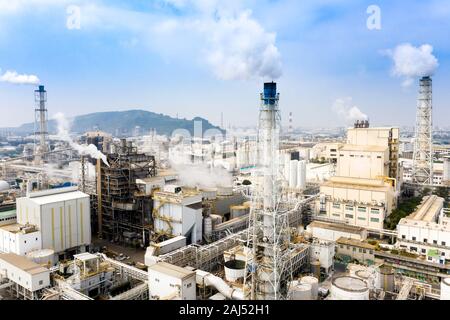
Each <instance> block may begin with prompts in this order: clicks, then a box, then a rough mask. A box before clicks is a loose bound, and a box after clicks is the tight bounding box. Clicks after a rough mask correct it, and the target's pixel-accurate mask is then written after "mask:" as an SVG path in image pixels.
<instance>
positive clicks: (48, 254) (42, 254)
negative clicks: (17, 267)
mask: <svg viewBox="0 0 450 320" xmlns="http://www.w3.org/2000/svg"><path fill="white" fill-rule="evenodd" d="M26 256H27V258H28V259H30V260H32V261H34V262H35V263H37V264H40V265H45V266H49V267H51V266H54V265H55V263H56V259H55V258H56V257H55V251H53V250H52V249H42V250H35V251H31V252H28V253H27V255H26Z"/></svg>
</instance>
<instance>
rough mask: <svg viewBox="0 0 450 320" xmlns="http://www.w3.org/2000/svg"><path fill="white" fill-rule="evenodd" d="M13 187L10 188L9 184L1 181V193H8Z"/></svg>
mask: <svg viewBox="0 0 450 320" xmlns="http://www.w3.org/2000/svg"><path fill="white" fill-rule="evenodd" d="M10 188H11V187H10V186H9V183H8V182H6V181H4V180H0V192H2V191H7V190H9V189H10Z"/></svg>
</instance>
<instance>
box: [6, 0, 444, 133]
mask: <svg viewBox="0 0 450 320" xmlns="http://www.w3.org/2000/svg"><path fill="white" fill-rule="evenodd" d="M372 4H375V5H377V6H379V8H380V9H381V30H369V29H368V28H367V26H366V21H367V19H368V17H369V14H367V12H366V10H367V8H368V6H369V5H372ZM71 5H75V6H77V7H78V8H79V9H80V20H79V21H80V25H79V26H80V28H79V29H78V28H75V29H69V28H67V19H68V18H70V14H68V13H67V9H68V7H69V6H71ZM449 34H450V2H449V1H447V0H430V1H420V0H390V1H387V0H371V1H365V0H354V1H350V0H348V1H343V0H302V1H298V0H241V1H239V0H226V1H219V0H154V1H151V0H147V1H145V0H131V1H124V0H123V1H120V0H112V1H107V0H103V1H102V0H94V1H87V0H0V69H1V71H0V76H1V74H4V73H5V72H6V71H15V72H17V73H18V74H21V75H36V76H37V77H38V78H39V79H40V82H41V83H42V84H44V85H45V86H46V87H47V90H48V99H49V102H48V108H49V113H50V115H54V114H56V113H58V112H63V113H65V114H67V115H68V116H74V115H77V114H85V113H89V112H94V111H110V110H125V109H145V110H149V111H154V112H158V113H165V114H169V115H171V116H175V115H177V114H178V115H179V116H180V117H186V118H193V117H195V116H202V117H205V118H207V119H209V120H211V121H212V122H214V123H216V124H219V123H220V117H221V112H223V113H224V119H225V123H226V124H228V123H230V122H231V123H232V124H235V125H254V124H255V123H256V120H257V114H258V93H259V92H260V90H261V87H262V81H264V80H271V79H272V78H275V79H276V80H277V81H278V82H279V91H280V92H281V99H282V100H281V108H282V112H283V115H284V120H285V123H286V122H287V116H286V115H287V114H288V113H289V112H293V114H294V123H295V125H298V126H322V127H326V126H333V127H334V126H341V125H346V124H348V122H349V120H348V119H345V118H344V117H340V116H339V114H337V113H336V112H335V110H334V108H333V105H334V104H335V101H336V100H337V99H342V98H347V97H351V98H352V99H351V100H350V101H352V103H353V104H352V105H351V106H353V105H355V106H357V107H358V108H359V109H360V110H361V111H362V112H363V113H365V114H366V115H367V116H368V117H369V118H370V119H371V122H372V123H373V124H376V125H399V126H401V125H409V126H412V125H413V124H414V120H415V108H416V96H417V79H414V83H413V84H412V85H411V86H409V87H405V86H403V85H402V83H403V80H404V79H402V78H401V77H396V76H393V75H392V68H393V61H392V59H391V58H390V57H388V56H386V54H383V52H385V50H388V49H393V48H395V47H397V46H398V45H400V44H402V43H410V44H411V45H413V46H417V47H418V46H421V45H423V44H429V45H431V46H432V47H433V49H434V50H433V55H434V56H435V57H436V59H437V60H438V61H439V67H438V68H437V70H436V72H435V75H434V77H433V79H434V117H435V124H436V125H439V126H450V121H449V119H450V108H449V107H450V106H449V104H450V90H448V88H449V87H450V39H449ZM33 90H34V86H33V85H19V84H13V83H10V82H7V81H3V82H0V108H1V109H2V111H3V110H5V111H7V112H3V113H2V114H3V116H2V117H1V118H0V126H2V127H4V126H15V125H19V124H21V123H24V122H32V121H33V119H34V114H33Z"/></svg>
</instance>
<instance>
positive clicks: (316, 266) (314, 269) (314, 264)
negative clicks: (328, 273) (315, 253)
mask: <svg viewBox="0 0 450 320" xmlns="http://www.w3.org/2000/svg"><path fill="white" fill-rule="evenodd" d="M311 273H312V274H313V275H314V277H316V278H317V279H320V261H319V260H316V261H311Z"/></svg>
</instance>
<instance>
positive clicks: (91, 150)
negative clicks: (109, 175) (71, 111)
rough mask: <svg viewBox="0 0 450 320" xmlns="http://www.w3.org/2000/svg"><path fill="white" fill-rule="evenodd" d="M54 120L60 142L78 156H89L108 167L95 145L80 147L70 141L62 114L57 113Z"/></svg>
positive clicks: (67, 126)
mask: <svg viewBox="0 0 450 320" xmlns="http://www.w3.org/2000/svg"><path fill="white" fill-rule="evenodd" d="M54 119H55V120H56V122H57V126H58V134H57V136H58V138H59V139H60V140H61V141H64V142H67V143H68V144H69V145H70V147H72V148H73V149H74V150H75V151H77V152H78V153H79V154H80V155H84V156H90V157H92V158H94V159H102V161H103V163H104V164H105V165H107V166H108V167H109V163H108V160H107V159H106V156H105V155H104V154H103V153H102V152H100V151H99V150H98V149H97V147H96V146H95V145H93V144H90V145H81V144H78V143H76V142H75V141H73V140H72V138H71V137H70V134H69V129H70V124H69V122H68V121H67V119H66V117H65V116H64V114H62V113H57V114H56V115H55V116H54Z"/></svg>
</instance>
